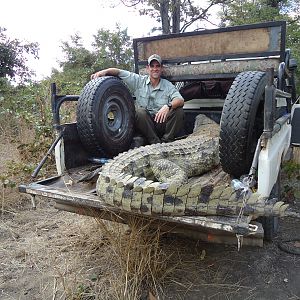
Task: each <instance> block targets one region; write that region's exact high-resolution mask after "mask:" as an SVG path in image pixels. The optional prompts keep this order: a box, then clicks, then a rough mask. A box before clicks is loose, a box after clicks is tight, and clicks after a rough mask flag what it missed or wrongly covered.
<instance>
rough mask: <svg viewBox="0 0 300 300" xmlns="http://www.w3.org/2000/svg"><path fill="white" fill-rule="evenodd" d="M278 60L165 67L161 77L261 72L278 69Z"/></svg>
mask: <svg viewBox="0 0 300 300" xmlns="http://www.w3.org/2000/svg"><path fill="white" fill-rule="evenodd" d="M278 66H279V60H278V59H276V58H272V59H271V58H270V59H244V60H230V61H222V62H212V63H199V64H185V65H167V66H164V68H163V73H162V74H163V76H164V77H165V78H167V79H170V78H172V76H176V77H181V76H186V77H188V76H190V77H191V78H193V77H194V76H196V75H197V74H233V73H240V72H244V71H263V72H265V71H266V70H267V69H268V68H274V69H275V71H276V70H277V69H278ZM139 73H140V74H141V75H145V74H147V70H146V68H143V69H140V71H139Z"/></svg>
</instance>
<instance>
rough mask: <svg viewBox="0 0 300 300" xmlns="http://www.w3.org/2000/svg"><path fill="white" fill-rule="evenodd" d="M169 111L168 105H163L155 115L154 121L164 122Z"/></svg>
mask: <svg viewBox="0 0 300 300" xmlns="http://www.w3.org/2000/svg"><path fill="white" fill-rule="evenodd" d="M168 113H169V107H168V105H164V106H163V107H162V108H161V109H160V110H159V111H158V112H157V113H156V115H155V117H154V121H155V122H156V123H164V122H165V121H166V119H167V115H168Z"/></svg>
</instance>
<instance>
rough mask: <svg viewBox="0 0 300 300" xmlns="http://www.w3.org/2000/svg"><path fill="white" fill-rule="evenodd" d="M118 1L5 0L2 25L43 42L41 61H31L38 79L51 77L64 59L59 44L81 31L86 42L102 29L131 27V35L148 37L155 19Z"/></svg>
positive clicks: (10, 34) (11, 33)
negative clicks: (58, 61) (113, 4)
mask: <svg viewBox="0 0 300 300" xmlns="http://www.w3.org/2000/svg"><path fill="white" fill-rule="evenodd" d="M112 2H113V3H118V0H113V1H110V0H85V1H83V0H51V1H49V0H2V1H1V19H0V27H4V28H6V29H7V31H6V35H7V36H8V37H9V38H11V39H13V38H17V39H19V40H24V41H28V42H38V43H39V44H40V51H39V57H40V59H39V60H34V61H33V60H32V61H30V67H31V68H32V69H33V70H35V71H36V73H37V78H36V79H42V78H43V77H46V76H50V74H51V70H52V68H58V63H57V60H58V59H61V58H62V52H61V49H60V45H61V42H62V41H67V40H70V36H71V35H74V34H75V33H78V34H79V35H80V36H82V37H83V39H84V41H85V42H86V43H89V44H90V42H91V41H92V36H93V35H94V34H96V33H97V31H98V30H99V29H101V28H104V29H110V30H113V29H115V25H116V23H119V24H120V25H121V28H122V29H124V28H128V35H129V36H131V37H132V38H137V37H142V36H148V35H149V32H150V29H151V28H152V27H153V21H152V20H151V19H150V18H149V17H146V16H139V14H138V12H137V11H135V10H134V9H132V8H131V9H130V8H127V7H124V6H123V5H122V4H120V3H119V5H117V6H116V7H114V8H112V7H109V4H110V3H112Z"/></svg>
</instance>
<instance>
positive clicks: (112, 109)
mask: <svg viewBox="0 0 300 300" xmlns="http://www.w3.org/2000/svg"><path fill="white" fill-rule="evenodd" d="M134 115H135V108H134V101H133V98H132V96H131V94H130V92H129V90H128V88H127V87H126V86H125V84H124V83H123V82H122V81H121V80H120V79H119V78H117V77H112V76H105V77H100V78H96V79H93V80H91V81H90V82H88V83H87V84H86V85H85V87H84V88H83V90H82V92H81V94H80V96H79V99H78V103H77V129H78V134H79V137H80V139H81V142H82V143H83V145H84V147H85V148H86V150H87V151H88V152H89V153H91V154H92V155H96V156H99V155H100V156H106V157H113V156H115V155H117V154H118V153H120V152H123V151H126V150H128V149H129V147H130V143H131V141H132V137H133V131H134Z"/></svg>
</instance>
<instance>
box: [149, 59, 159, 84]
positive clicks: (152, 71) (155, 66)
mask: <svg viewBox="0 0 300 300" xmlns="http://www.w3.org/2000/svg"><path fill="white" fill-rule="evenodd" d="M147 70H148V73H149V75H150V77H151V78H153V79H158V78H160V76H161V72H162V66H161V65H160V63H159V62H158V61H157V60H152V61H151V63H150V65H148V66H147Z"/></svg>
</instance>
